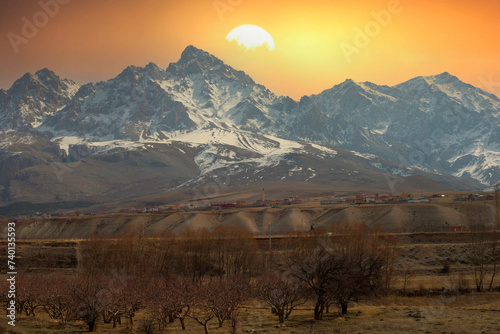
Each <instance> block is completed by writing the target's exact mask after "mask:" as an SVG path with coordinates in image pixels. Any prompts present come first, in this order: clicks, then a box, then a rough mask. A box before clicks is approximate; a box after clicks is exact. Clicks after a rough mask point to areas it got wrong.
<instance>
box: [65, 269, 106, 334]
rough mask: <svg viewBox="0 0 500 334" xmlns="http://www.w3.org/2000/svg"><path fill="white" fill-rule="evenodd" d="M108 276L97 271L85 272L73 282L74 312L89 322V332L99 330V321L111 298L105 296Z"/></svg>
mask: <svg viewBox="0 0 500 334" xmlns="http://www.w3.org/2000/svg"><path fill="white" fill-rule="evenodd" d="M105 286H106V278H105V277H104V276H102V275H97V274H95V273H84V274H81V275H79V276H78V277H77V278H76V279H75V280H73V281H72V282H71V291H72V297H73V301H74V312H75V313H76V315H77V316H78V318H79V319H80V320H82V321H83V322H85V324H87V326H88V329H89V332H95V331H96V330H97V322H98V319H99V318H100V316H101V314H102V312H103V311H104V310H105V309H106V307H107V303H109V300H108V299H107V298H105V296H104V293H105Z"/></svg>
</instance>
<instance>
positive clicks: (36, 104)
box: [0, 69, 78, 131]
mask: <svg viewBox="0 0 500 334" xmlns="http://www.w3.org/2000/svg"><path fill="white" fill-rule="evenodd" d="M77 90H78V85H77V84H76V83H74V82H73V81H71V80H67V79H60V78H59V77H58V76H57V75H55V74H54V72H52V71H49V70H48V69H43V70H40V71H38V72H36V73H35V74H31V73H26V74H25V75H24V76H22V77H21V78H20V79H19V80H17V81H16V82H15V83H14V84H13V85H12V87H11V88H10V89H9V90H8V91H4V90H1V91H0V130H3V131H5V130H20V131H27V130H31V129H34V128H36V127H38V126H39V125H40V124H41V122H42V121H43V120H44V119H45V118H46V116H50V115H53V114H54V113H56V112H57V111H59V110H60V109H61V108H62V107H64V106H65V105H66V104H68V103H69V101H71V99H72V98H73V96H74V95H75V93H76V91H77Z"/></svg>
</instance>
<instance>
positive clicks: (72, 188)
mask: <svg viewBox="0 0 500 334" xmlns="http://www.w3.org/2000/svg"><path fill="white" fill-rule="evenodd" d="M499 115H500V99H498V98H497V97H496V96H495V95H492V94H489V93H487V92H485V91H482V90H481V89H479V88H476V87H473V86H471V85H469V84H466V83H464V82H462V81H460V80H459V79H458V78H456V77H455V76H453V75H451V74H449V73H443V74H440V75H436V76H431V77H417V78H414V79H411V80H409V81H407V82H404V83H402V84H399V85H396V86H393V87H388V86H379V85H376V84H373V83H369V82H364V83H358V82H354V81H352V80H346V81H345V82H343V83H341V84H339V85H336V86H334V87H332V88H330V89H327V90H325V91H323V92H322V93H320V94H318V95H312V96H304V97H303V98H301V99H300V101H294V100H293V99H291V98H289V97H284V96H276V95H275V94H274V93H272V92H271V91H269V90H268V89H266V88H265V87H264V86H262V85H259V84H257V83H255V82H254V81H253V80H252V78H250V77H249V76H248V75H247V74H246V73H244V72H242V71H237V70H235V69H233V68H231V67H230V66H228V65H226V64H224V63H223V62H222V61H221V60H219V59H217V58H216V57H214V56H212V55H210V54H208V53H207V52H204V51H202V50H199V49H197V48H195V47H193V46H189V47H187V48H186V49H185V50H184V52H183V53H182V55H181V58H180V60H179V61H178V62H177V63H172V64H170V66H169V67H168V68H167V69H166V70H163V69H161V68H159V67H158V66H157V65H155V64H153V63H150V64H148V65H147V66H145V67H136V66H129V67H127V68H126V69H125V70H124V71H123V72H122V73H121V74H119V75H118V76H117V77H116V78H113V79H110V80H108V81H107V82H99V83H89V84H86V85H83V86H81V87H79V86H78V85H76V84H75V83H74V82H73V81H71V80H66V79H60V78H59V77H58V76H57V75H56V74H54V73H53V72H51V71H49V70H47V69H43V70H41V71H38V72H36V73H35V74H29V73H28V74H25V75H24V76H23V77H21V78H20V79H19V80H17V81H16V82H15V83H14V84H13V86H12V87H11V88H10V89H9V90H7V91H5V90H0V130H2V133H1V134H0V146H1V154H0V186H1V187H2V188H1V189H2V202H3V205H5V204H9V203H13V202H19V201H26V202H51V201H89V202H102V201H111V200H116V199H121V198H132V197H139V196H147V195H151V194H154V193H158V194H162V193H167V192H169V191H173V190H178V189H189V188H193V187H200V186H206V185H211V184H216V185H217V186H219V187H231V186H234V187H239V186H243V185H251V184H253V183H256V182H258V183H262V182H266V181H280V182H281V183H286V182H308V183H317V184H321V185H323V186H325V185H331V187H332V191H335V188H336V187H337V188H338V187H341V188H342V187H343V188H346V189H347V188H348V187H354V188H356V189H360V190H371V189H377V190H383V189H384V188H385V189H387V192H393V191H397V190H399V189H394V188H393V187H392V186H391V185H390V184H389V183H390V182H389V183H388V182H387V180H388V179H394V177H397V178H398V180H400V181H401V180H404V181H405V182H407V183H408V184H411V183H412V182H414V183H415V184H420V186H421V187H422V190H427V189H428V190H431V189H467V190H468V189H480V188H486V187H488V186H491V185H493V184H496V183H497V182H498V181H499V180H500V169H499V166H500V128H499V125H500V124H499ZM222 176H223V177H222ZM402 177H404V179H402ZM391 187H392V189H391Z"/></svg>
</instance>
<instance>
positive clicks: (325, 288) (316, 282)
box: [291, 224, 394, 320]
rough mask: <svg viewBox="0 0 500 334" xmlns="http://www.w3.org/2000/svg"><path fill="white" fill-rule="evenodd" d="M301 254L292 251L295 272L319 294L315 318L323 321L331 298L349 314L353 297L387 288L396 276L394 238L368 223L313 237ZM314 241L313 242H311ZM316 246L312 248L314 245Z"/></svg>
mask: <svg viewBox="0 0 500 334" xmlns="http://www.w3.org/2000/svg"><path fill="white" fill-rule="evenodd" d="M309 240H310V241H309V242H307V244H305V245H306V247H304V248H303V250H302V251H301V253H300V255H301V256H297V254H298V253H297V251H295V252H292V253H291V254H294V258H293V259H292V261H291V262H292V267H291V273H292V274H293V275H294V276H295V277H297V278H298V279H300V280H301V281H302V282H304V283H306V284H307V285H308V286H309V287H310V288H311V289H312V291H313V292H314V293H315V294H316V297H317V299H316V305H315V308H314V318H315V319H316V320H320V319H321V318H322V316H323V312H324V311H325V307H327V306H328V305H329V304H330V302H331V300H335V301H337V303H338V304H339V305H340V307H341V313H342V314H345V313H347V307H348V304H349V302H350V300H351V299H353V298H358V297H361V296H368V295H376V294H377V293H378V292H380V291H383V290H384V288H385V285H386V282H387V278H386V275H392V270H387V267H388V266H392V263H390V262H391V261H393V260H394V256H392V255H388V254H387V252H391V253H393V249H392V246H391V242H392V241H391V240H390V239H388V238H385V237H383V236H381V235H379V234H378V233H377V232H376V231H372V230H370V229H369V228H368V227H366V225H364V224H351V225H343V226H338V227H336V228H335V229H334V230H333V232H332V235H331V236H329V235H323V236H321V235H316V236H314V238H311V239H309ZM311 241H312V242H311ZM311 246H312V247H311Z"/></svg>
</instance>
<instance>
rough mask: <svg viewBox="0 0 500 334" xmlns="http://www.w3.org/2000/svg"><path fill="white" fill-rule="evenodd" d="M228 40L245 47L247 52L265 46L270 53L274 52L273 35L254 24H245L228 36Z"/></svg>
mask: <svg viewBox="0 0 500 334" xmlns="http://www.w3.org/2000/svg"><path fill="white" fill-rule="evenodd" d="M226 39H227V40H228V41H229V42H232V41H233V40H235V41H237V42H238V45H243V46H244V47H245V48H246V49H247V50H255V49H256V48H258V47H262V46H264V45H265V46H266V47H267V49H268V50H269V51H272V50H274V39H273V37H272V36H271V34H270V33H268V32H267V31H266V30H265V29H263V28H261V27H259V26H256V25H253V24H244V25H241V26H239V27H236V28H234V29H233V30H231V32H230V33H229V34H227V36H226Z"/></svg>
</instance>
